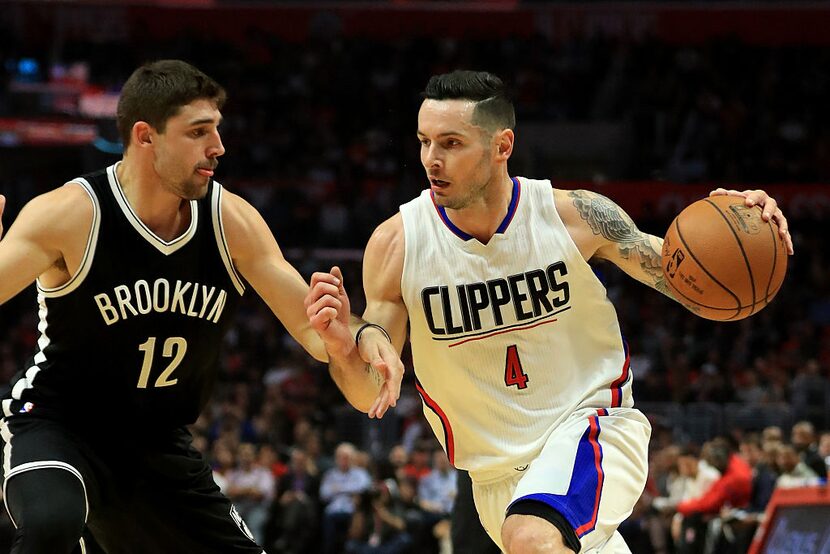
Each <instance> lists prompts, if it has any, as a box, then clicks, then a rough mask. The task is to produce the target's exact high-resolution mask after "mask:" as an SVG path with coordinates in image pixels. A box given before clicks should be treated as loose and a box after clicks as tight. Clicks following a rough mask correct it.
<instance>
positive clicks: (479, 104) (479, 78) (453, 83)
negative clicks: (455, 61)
mask: <svg viewBox="0 0 830 554" xmlns="http://www.w3.org/2000/svg"><path fill="white" fill-rule="evenodd" d="M422 96H423V97H424V98H425V99H430V100H470V101H472V102H475V104H476V107H475V110H474V111H473V123H474V124H476V125H480V126H481V127H484V128H485V129H488V130H490V131H496V130H501V129H513V128H514V127H515V126H516V112H515V111H514V109H513V102H511V101H510V98H509V97H508V94H507V87H505V85H504V83H503V82H502V80H501V79H499V78H498V77H496V76H495V75H493V74H492V73H488V72H486V71H466V70H460V69H459V70H456V71H453V72H452V73H444V74H441V75H433V76H432V77H431V78H430V80H429V82H428V83H427V86H426V89H424V92H423V94H422Z"/></svg>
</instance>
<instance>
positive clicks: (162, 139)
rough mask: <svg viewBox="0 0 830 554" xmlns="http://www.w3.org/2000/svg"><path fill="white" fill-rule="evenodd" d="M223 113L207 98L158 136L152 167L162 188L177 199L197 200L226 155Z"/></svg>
mask: <svg viewBox="0 0 830 554" xmlns="http://www.w3.org/2000/svg"><path fill="white" fill-rule="evenodd" d="M221 121H222V114H220V113H219V110H218V109H217V108H216V106H215V105H214V103H213V102H211V101H210V100H207V99H198V100H194V101H193V102H191V103H190V104H187V105H186V106H183V107H182V108H181V109H180V110H179V113H177V114H176V115H174V116H173V117H171V118H170V119H168V120H167V125H166V127H165V130H164V133H155V141H154V142H155V143H156V144H155V148H154V151H155V160H154V163H153V168H154V169H155V171H156V174H157V175H158V176H159V177H160V178H161V181H162V183H163V185H164V186H165V187H166V188H167V189H169V190H170V191H172V192H173V193H175V194H176V195H177V196H179V197H181V198H184V199H187V200H195V199H198V198H202V197H203V196H204V195H205V194H206V193H207V185H208V181H209V180H210V178H211V176H213V171H214V170H215V169H216V166H217V165H218V164H219V160H218V158H219V156H221V155H222V154H224V153H225V147H224V146H223V145H222V139H221V138H220V137H219V123H220V122H221Z"/></svg>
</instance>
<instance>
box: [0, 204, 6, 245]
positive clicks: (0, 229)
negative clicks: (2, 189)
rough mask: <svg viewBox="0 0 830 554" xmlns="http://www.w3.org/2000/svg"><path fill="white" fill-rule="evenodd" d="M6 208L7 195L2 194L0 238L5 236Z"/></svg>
mask: <svg viewBox="0 0 830 554" xmlns="http://www.w3.org/2000/svg"><path fill="white" fill-rule="evenodd" d="M5 209H6V197H5V196H3V195H2V194H0V239H1V238H3V210H5Z"/></svg>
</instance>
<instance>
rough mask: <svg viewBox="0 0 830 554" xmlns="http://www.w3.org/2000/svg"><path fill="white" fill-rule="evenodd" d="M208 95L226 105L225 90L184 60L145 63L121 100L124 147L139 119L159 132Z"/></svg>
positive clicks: (120, 127)
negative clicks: (185, 108)
mask: <svg viewBox="0 0 830 554" xmlns="http://www.w3.org/2000/svg"><path fill="white" fill-rule="evenodd" d="M200 98H206V99H208V100H211V101H212V102H214V103H215V104H216V107H217V108H220V109H221V108H222V106H223V105H224V104H225V100H226V99H227V95H226V94H225V89H224V88H222V86H221V85H219V84H218V83H217V82H216V81H214V80H213V79H211V78H210V77H208V76H207V75H205V74H204V73H202V72H201V71H199V70H198V69H196V68H195V67H193V66H192V65H190V64H189V63H186V62H183V61H181V60H159V61H156V62H151V63H147V64H144V65H142V66H141V67H139V68H138V69H136V70H135V71H133V74H132V75H130V78H129V79H127V82H126V83H124V88H122V89H121V96H120V98H119V99H118V109H117V111H116V123H117V125H118V134H119V135H120V136H121V141H122V142H123V143H124V148H125V149H126V148H127V146H129V144H130V133H131V132H132V128H133V125H135V123H136V122H137V121H146V122H147V123H149V124H150V125H152V126H153V128H155V129H156V130H157V131H158V132H159V133H163V132H164V128H165V126H166V124H167V120H168V119H170V118H171V117H173V116H175V115H176V114H177V113H178V112H179V109H181V107H182V106H186V105H187V104H189V103H191V102H193V101H194V100H197V99H200Z"/></svg>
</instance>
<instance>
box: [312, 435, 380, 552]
mask: <svg viewBox="0 0 830 554" xmlns="http://www.w3.org/2000/svg"><path fill="white" fill-rule="evenodd" d="M355 452H356V451H355V447H354V446H353V445H352V444H350V443H347V442H343V443H340V444H339V445H338V446H337V449H336V450H335V452H334V463H335V465H334V467H333V468H331V469H330V470H328V471H327V472H326V473H325V475H323V482H322V484H321V485H320V500H322V501H323V502H324V503H325V504H326V507H325V510H324V513H323V551H324V552H325V553H326V554H335V553H337V552H340V551H341V548H342V543H343V539H344V538H345V535H346V532H347V531H348V529H349V525H350V524H351V521H352V515H353V514H354V511H355V498H356V497H357V496H359V495H360V494H361V493H364V492H366V491H367V490H369V488H370V486H371V484H372V479H371V478H370V477H369V472H368V471H366V470H365V469H363V468H362V467H356V466H355V465H354V457H355Z"/></svg>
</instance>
